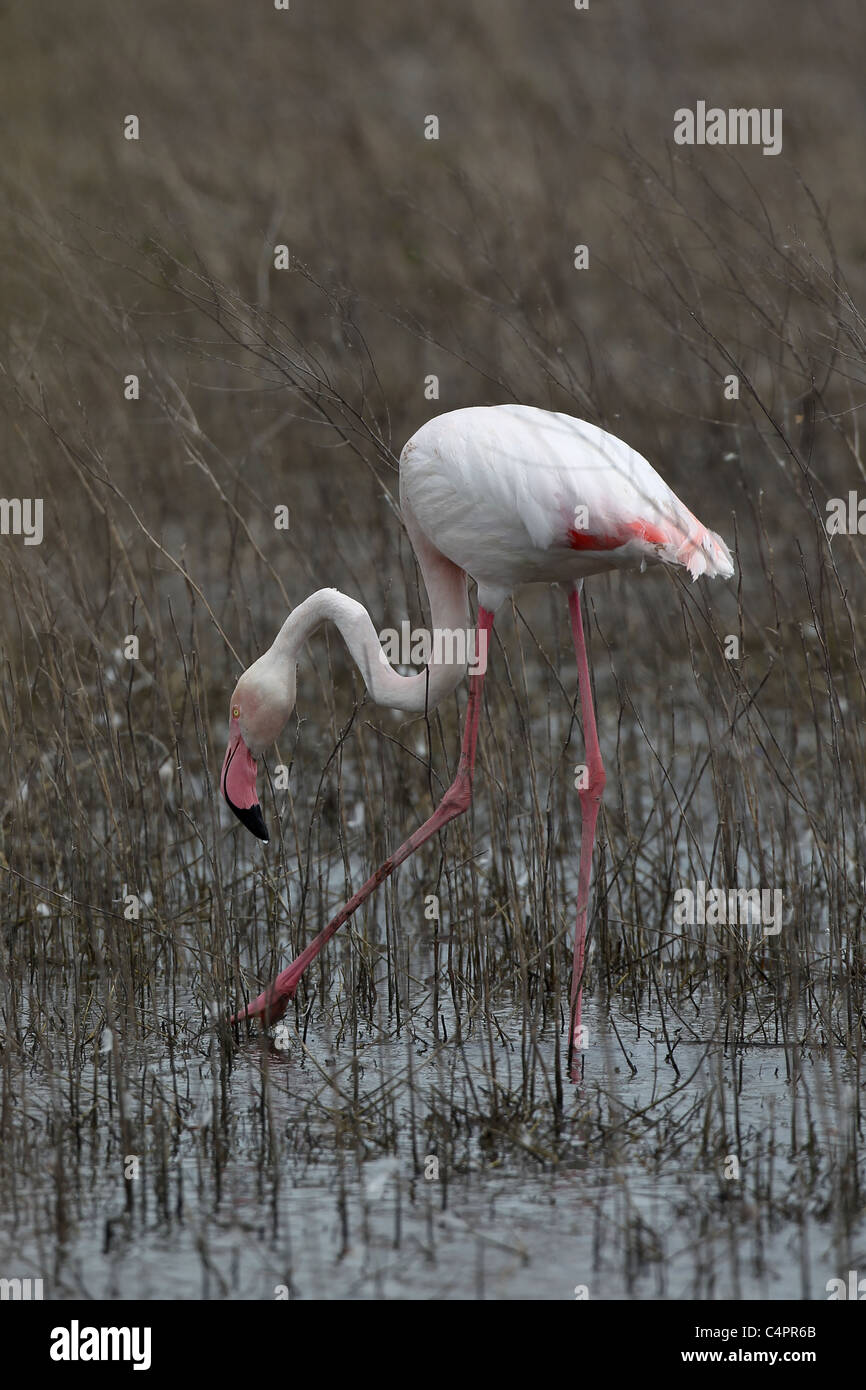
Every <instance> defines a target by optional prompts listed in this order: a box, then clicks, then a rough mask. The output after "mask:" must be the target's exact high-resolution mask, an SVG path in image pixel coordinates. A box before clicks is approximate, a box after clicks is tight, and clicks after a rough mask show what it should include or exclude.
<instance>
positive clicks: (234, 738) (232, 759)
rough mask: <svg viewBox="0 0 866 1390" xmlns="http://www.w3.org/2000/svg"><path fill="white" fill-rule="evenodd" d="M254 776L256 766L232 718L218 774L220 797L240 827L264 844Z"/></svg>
mask: <svg viewBox="0 0 866 1390" xmlns="http://www.w3.org/2000/svg"><path fill="white" fill-rule="evenodd" d="M257 773H258V764H257V763H256V760H255V758H254V757H253V755H252V753H251V752H250V750H249V748H247V745H246V744H245V743H244V741H243V738H242V737H241V731H240V725H239V724H238V721H237V720H236V719H232V720H231V722H230V724H229V746H228V748H227V749H226V755H225V758H224V760H223V770H222V772H221V773H220V787H221V789H222V794H223V796H224V797H225V799H226V803H227V804H228V806H229V807H230V809H231V810H232V811H234V813H235V815H236V816H237V818H238V820H239V821H240V823H241V825H245V826H246V828H247V830H251V831H252V832H253V834H254V835H257V836H258V838H259V839H260V840H265V841H267V839H268V838H269V837H268V831H267V827H266V826H265V822H264V818H263V816H262V808H261V806H260V805H259V794H258V791H257V790H256V774H257Z"/></svg>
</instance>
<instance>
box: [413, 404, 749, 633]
mask: <svg viewBox="0 0 866 1390" xmlns="http://www.w3.org/2000/svg"><path fill="white" fill-rule="evenodd" d="M400 500H401V505H402V507H403V511H404V514H405V513H406V511H407V509H408V510H409V511H410V512H411V514H412V515H413V516H414V518H415V520H416V521H417V523H418V525H419V527H420V528H421V530H422V531H423V532H424V534H425V535H426V536H427V537H428V538H429V540H430V541H431V542H432V543H433V545H435V546H436V548H437V549H438V550H439V551H440V552H441V554H443V555H445V556H447V558H448V559H449V560H451V561H452V562H453V563H454V564H455V565H457V566H459V568H460V569H462V570H464V571H465V572H466V573H467V574H469V575H470V576H471V577H472V578H473V579H474V580H475V581H476V583H477V584H478V601H479V603H480V604H482V606H483V607H485V608H487V609H489V610H490V611H491V612H494V613H495V612H496V610H497V608H498V607H499V606H500V604H501V603H502V601H503V599H505V598H506V597H507V596H508V595H509V594H510V593H512V592H513V591H514V590H515V589H517V588H519V587H520V586H521V585H523V584H530V583H535V582H541V581H544V582H547V583H553V582H560V583H573V582H574V581H576V580H579V579H583V578H586V577H587V576H588V575H591V574H597V573H599V572H600V571H603V570H610V569H635V568H642V567H643V566H645V565H647V564H656V563H659V562H662V563H667V564H674V565H684V566H685V567H686V569H687V570H688V571H689V573H690V574H691V575H692V577H693V578H695V579H697V578H698V576H699V575H701V574H709V575H721V576H723V577H729V576H730V575H732V574H733V572H734V566H733V563H732V560H731V555H730V552H729V550H728V547H727V546H726V545H725V542H724V541H723V540H722V539H721V537H719V536H717V535H715V533H714V532H712V531H708V530H707V528H706V527H705V526H703V525H702V524H701V522H699V521H698V520H697V518H696V517H695V516H693V515H692V513H691V512H690V511H689V509H688V507H686V506H685V504H684V503H683V502H681V501H680V499H679V498H678V497H677V495H676V493H675V492H673V491H672V489H671V488H670V487H668V485H667V483H666V482H665V481H664V479H663V478H662V477H660V475H659V474H658V473H657V472H656V470H655V469H654V468H653V467H652V464H650V463H649V462H648V461H647V460H646V459H645V458H643V456H642V455H641V454H639V453H637V452H636V450H634V449H632V448H630V446H629V445H628V444H625V443H624V442H623V441H622V440H621V439H617V438H616V436H615V435H612V434H608V433H607V432H606V431H605V430H602V429H599V428H598V427H597V426H596V425H590V424H587V423H586V422H585V421H583V420H576V419H574V418H573V417H572V416H570V415H560V414H554V413H553V412H551V411H547V410H537V409H535V408H533V407H531V406H523V405H500V406H472V407H469V408H467V409H465V410H453V411H450V412H449V413H448V414H445V415H439V416H437V417H436V418H435V419H433V420H430V421H428V422H427V424H425V425H422V427H421V429H420V430H418V431H417V433H416V434H414V435H413V436H412V438H411V439H410V440H409V442H408V443H407V444H406V446H405V448H404V450H403V453H402V455H401V457H400ZM576 517H577V518H578V520H579V523H580V524H579V525H577V526H576V525H575V518H576Z"/></svg>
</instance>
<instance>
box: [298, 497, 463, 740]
mask: <svg viewBox="0 0 866 1390" xmlns="http://www.w3.org/2000/svg"><path fill="white" fill-rule="evenodd" d="M407 526H408V529H409V534H410V536H411V539H412V542H413V545H414V547H415V552H416V554H417V556H418V560H419V563H420V565H421V572H422V574H423V576H424V582H425V585H426V587H427V595H428V598H429V601H430V629H429V630H425V633H426V635H427V637H428V640H429V645H430V647H431V653H430V659H429V661H428V662H427V665H426V666H425V668H424V670H423V671H419V672H418V673H417V674H416V675H412V676H401V675H400V673H399V672H398V671H395V670H394V667H393V666H392V665H391V662H390V660H389V659H388V654H387V653H386V651H385V650H384V649H383V646H382V643H381V642H380V640H379V635H378V633H377V632H376V629H375V627H374V626H373V622H372V619H371V617H370V615H369V613H368V612H367V610H366V608H365V607H364V606H363V604H361V603H358V602H357V601H356V600H355V599H353V598H349V597H348V595H346V594H343V593H341V592H340V591H339V589H318V590H317V591H316V592H315V593H314V594H311V595H310V597H309V598H307V599H305V600H304V602H303V603H299V604H298V606H297V608H295V609H293V610H292V612H291V613H290V614H289V616H288V618H287V619H286V621H285V622H284V623H283V626H282V627H281V628H280V631H279V633H278V634H277V637H276V639H275V641H274V644H273V646H272V648H271V652H272V653H273V655H274V656H275V657H276V658H277V659H278V660H279V661H280V663H281V664H284V663H288V665H289V668H290V680H291V684H292V687H294V680H293V679H292V678H293V677H294V668H295V666H296V665H297V660H298V656H299V654H300V650H301V648H302V646H303V645H304V643H305V642H306V640H307V638H308V637H310V636H311V635H312V633H314V632H315V631H316V629H317V628H318V627H320V626H321V625H322V623H324V622H326V621H330V622H332V623H334V624H335V625H336V627H337V628H339V631H340V633H341V635H342V638H343V640H344V642H345V643H346V646H347V647H348V648H349V651H350V653H351V655H352V657H353V659H354V661H355V663H356V665H357V667H358V669H359V671H360V672H361V675H362V676H363V678H364V684H365V685H366V687H367V690H368V691H369V693H370V696H371V698H372V699H373V700H375V702H376V704H377V705H386V706H388V707H389V708H391V709H401V710H406V712H407V713H410V714H420V713H423V712H424V711H425V710H427V709H433V708H434V707H435V706H436V705H437V704H438V703H439V701H440V700H442V699H444V697H445V696H446V695H449V694H450V693H451V691H452V690H454V689H455V687H456V686H457V685H459V683H460V681H461V680H462V679H463V677H464V675H465V674H466V669H467V665H468V664H469V661H473V660H478V659H479V658H478V655H477V654H476V653H475V652H474V649H473V647H472V645H471V642H472V638H471V632H472V629H471V628H470V625H469V601H468V596H467V592H466V575H465V573H464V572H463V570H461V569H460V568H459V567H458V566H457V565H454V564H452V562H451V561H450V560H447V559H446V558H445V556H444V555H441V554H440V553H439V551H438V550H436V548H435V547H434V546H433V545H431V543H430V542H429V541H428V540H427V538H426V536H424V535H423V533H421V532H419V531H418V530H417V527H416V526H413V525H410V524H409V522H408V518H407ZM403 629H404V631H405V632H406V633H408V624H405V623H404V624H403ZM395 635H396V634H395ZM402 635H403V634H402V633H401V636H402ZM483 655H486V653H484V654H483ZM400 658H401V664H402V660H407V661H408V660H410V659H411V658H410V657H409V656H408V654H404V653H403V652H401V653H400ZM481 659H482V660H483V656H482V658H481Z"/></svg>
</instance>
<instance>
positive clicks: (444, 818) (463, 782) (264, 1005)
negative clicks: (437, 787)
mask: <svg viewBox="0 0 866 1390" xmlns="http://www.w3.org/2000/svg"><path fill="white" fill-rule="evenodd" d="M492 627H493V614H492V613H491V612H489V611H488V610H487V609H486V608H479V610H478V630H479V633H483V636H482V637H481V647H480V650H481V652H484V653H486V651H487V643H488V639H489V636H490V630H491V628H492ZM485 671H486V663H485V664H484V671H482V672H480V673H479V674H478V675H474V676H471V677H470V680H469V703H468V705H467V709H466V723H465V725H464V728H463V744H462V747H461V749H460V762H459V764H458V767H457V775H456V776H455V778H454V781H453V782H452V783H451V786H450V787H449V788H448V790H447V792H446V793H445V795H444V796H443V798H442V800H441V801H440V803H439V805H438V806H437V807H436V810H435V811H434V812H433V814H432V816H430V817H429V818H428V819H427V820H426V821H425V822H424V824H423V825H422V826H419V828H418V829H417V830H416V831H415V832H414V834H412V835H410V836H409V838H408V840H405V841H404V842H403V844H402V845H401V846H400V848H399V849H398V850H396V851H395V852H394V854H392V855H391V857H390V858H389V859H386V860H385V862H384V864H382V865H381V866H380V868H378V869H377V870H376V872H375V873H374V874H373V876H372V878H368V879H367V882H366V883H365V884H363V886H362V887H361V888H359V889H358V891H357V893H355V894H354V895H353V896H352V897H351V898H350V899H349V901H348V902H347V903H346V906H345V907H344V908H342V909H341V910H340V911H339V912H338V913H337V915H336V917H334V918H333V919H332V921H330V922H329V923H328V925H327V926H326V927H325V928H324V929H323V930H322V931H320V932H319V935H318V936H317V937H315V939H314V940H313V941H311V942H310V944H309V946H307V947H306V948H305V949H304V950H303V951H302V952H301V954H300V955H299V956H298V958H297V959H296V960H293V961H292V963H291V965H289V966H288V967H287V968H286V969H285V970H283V971H282V973H281V974H279V975H278V976H277V978H276V980H274V982H273V983H272V984H270V985H269V986H268V988H267V989H266V990H264V991H263V992H262V993H261V994H260V995H259V997H258V999H254V1000H253V1002H252V1003H251V1004H247V1006H246V1008H243V1009H240V1010H239V1011H238V1013H236V1014H233V1015H232V1017H231V1019H230V1020H229V1021H230V1022H231V1023H240V1022H241V1020H242V1019H244V1018H256V1017H264V1021H265V1023H266V1024H268V1023H275V1022H276V1021H277V1019H280V1018H282V1016H283V1014H284V1013H285V1012H286V1009H287V1008H288V1006H289V1004H290V1002H291V1000H292V999H293V998H294V995H295V991H296V989H297V988H298V985H299V983H300V980H301V976H302V975H303V973H304V971H305V970H306V968H307V966H308V965H310V964H311V963H312V962H313V961H314V960H315V959H316V956H317V955H318V954H319V952H320V951H321V949H322V947H323V946H324V945H326V943H327V942H328V941H330V939H331V937H332V936H333V935H334V933H335V932H336V931H337V930H338V928H339V927H341V926H342V925H343V923H344V922H346V921H347V920H348V919H349V918H350V917H351V916H352V913H353V912H356V911H357V910H358V908H359V907H360V906H361V904H362V903H363V902H364V901H366V899H367V898H369V896H370V894H371V893H373V892H374V891H375V889H376V888H378V887H379V884H380V883H383V882H384V881H385V879H386V878H389V877H390V876H391V874H392V873H393V872H394V870H395V869H396V868H397V866H398V865H399V864H402V863H403V862H404V860H406V859H408V858H409V856H410V854H413V853H414V852H415V850H416V849H419V848H420V846H421V845H423V844H425V843H426V841H427V840H429V839H430V838H431V836H433V835H435V834H436V832H437V830H441V829H442V828H443V826H446V825H447V824H448V823H449V821H452V820H455V819H456V818H457V816H460V815H462V814H463V812H464V811H465V810H466V808H467V807H468V805H469V803H470V801H471V800H472V779H473V775H474V772H475V747H476V743H477V740H478V718H479V714H480V712H481V688H482V686H483V685H484V672H485Z"/></svg>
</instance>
